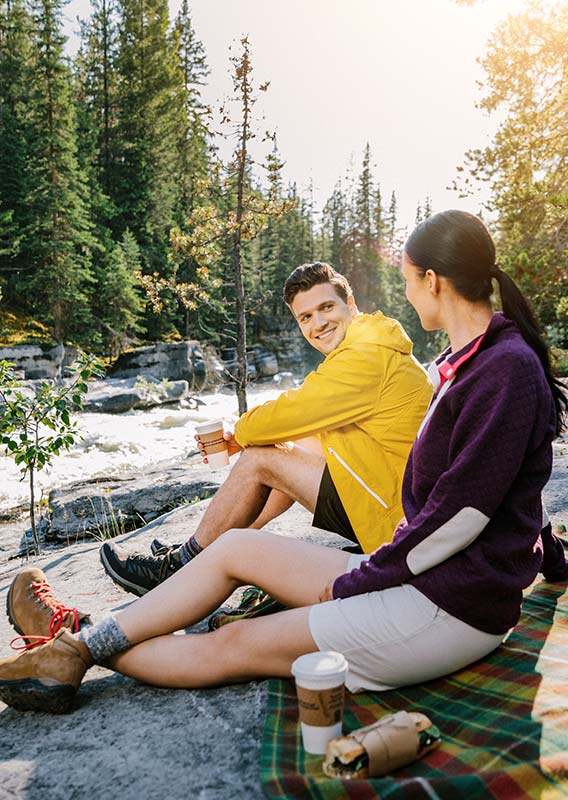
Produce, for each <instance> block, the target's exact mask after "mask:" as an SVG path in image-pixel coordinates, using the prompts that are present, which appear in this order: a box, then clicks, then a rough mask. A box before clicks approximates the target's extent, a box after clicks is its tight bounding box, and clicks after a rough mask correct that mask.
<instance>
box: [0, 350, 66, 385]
mask: <svg viewBox="0 0 568 800" xmlns="http://www.w3.org/2000/svg"><path fill="white" fill-rule="evenodd" d="M0 360H3V361H10V362H12V364H14V365H15V368H16V370H18V372H19V373H20V374H21V375H23V377H24V378H25V379H26V380H45V379H51V380H59V378H61V370H62V367H63V363H64V360H65V347H64V346H63V345H62V344H56V345H47V344H17V345H13V346H12V347H0Z"/></svg>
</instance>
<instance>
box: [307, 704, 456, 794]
mask: <svg viewBox="0 0 568 800" xmlns="http://www.w3.org/2000/svg"><path fill="white" fill-rule="evenodd" d="M421 731H431V736H430V737H429V739H428V741H427V742H426V743H424V742H422V743H421V741H420V732H421ZM440 741H441V739H440V734H439V732H438V729H437V728H435V727H434V726H433V725H432V722H431V721H430V720H429V719H428V717H426V716H425V715H424V714H420V713H418V712H412V713H411V712H408V711H398V712H397V713H396V714H388V715H387V716H385V717H382V718H381V719H380V720H378V721H377V722H374V723H373V724H372V725H367V727H365V728H359V729H358V730H355V731H353V732H352V733H350V734H349V735H348V736H343V737H341V738H337V739H330V741H329V742H328V744H327V751H326V756H325V759H324V762H323V771H324V773H325V774H326V775H327V776H328V777H330V778H336V777H342V778H367V777H378V776H380V775H387V774H389V773H391V772H394V771H395V770H396V769H399V768H400V767H403V766H405V765H406V764H410V763H412V762H413V761H416V759H418V758H420V756H422V755H424V754H425V753H427V752H429V751H430V750H432V749H433V748H434V747H436V746H437V745H438V744H439V743H440ZM365 754H366V755H367V756H368V764H367V765H365V766H362V767H361V766H360V757H361V756H364V755H365ZM358 759H359V766H351V767H350V766H349V765H350V763H352V764H356V762H357V761H358Z"/></svg>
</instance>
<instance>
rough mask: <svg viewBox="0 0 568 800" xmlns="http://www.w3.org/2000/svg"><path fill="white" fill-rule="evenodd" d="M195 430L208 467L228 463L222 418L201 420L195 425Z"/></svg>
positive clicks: (223, 465) (217, 467) (227, 449)
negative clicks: (207, 420) (203, 449)
mask: <svg viewBox="0 0 568 800" xmlns="http://www.w3.org/2000/svg"><path fill="white" fill-rule="evenodd" d="M195 432H196V434H197V435H198V436H199V438H200V440H201V444H202V445H203V447H204V448H205V453H206V456H207V463H208V465H209V468H210V469H219V468H220V467H226V466H227V465H228V463H229V446H228V444H227V442H226V441H225V439H224V438H223V420H222V419H212V420H210V421H209V422H201V423H200V424H199V425H196V426H195Z"/></svg>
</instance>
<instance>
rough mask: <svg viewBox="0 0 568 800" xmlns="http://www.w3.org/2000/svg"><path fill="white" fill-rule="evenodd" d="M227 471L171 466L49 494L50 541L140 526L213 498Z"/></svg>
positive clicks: (106, 534) (101, 535)
mask: <svg viewBox="0 0 568 800" xmlns="http://www.w3.org/2000/svg"><path fill="white" fill-rule="evenodd" d="M225 472H226V470H218V471H215V472H213V471H212V470H210V469H209V467H206V466H204V465H203V464H201V463H199V464H198V465H195V466H192V465H191V464H189V463H187V462H181V463H180V462H175V463H172V462H167V463H165V464H164V463H162V464H159V465H157V466H156V467H154V468H152V469H148V470H147V471H146V472H144V473H143V474H141V475H140V474H136V475H132V476H121V477H112V476H109V477H103V478H94V479H91V480H88V481H78V482H76V483H72V484H69V485H68V486H65V487H63V488H61V489H53V490H52V491H51V492H50V494H49V506H48V507H49V513H48V530H47V531H46V534H45V540H46V541H47V542H49V541H58V542H65V543H67V544H69V543H72V542H75V541H77V540H78V539H82V538H84V537H85V536H93V537H95V538H99V539H100V538H108V537H109V536H113V535H117V534H119V533H122V532H124V531H128V530H133V529H134V528H140V527H141V526H142V525H144V524H145V523H148V522H150V521H151V520H154V519H156V518H157V517H159V516H160V515H162V514H164V513H166V512H167V511H170V510H171V509H173V508H175V507H176V506H180V505H182V504H184V503H193V502H195V501H197V500H203V499H204V498H207V497H210V496H211V495H212V494H214V493H215V492H216V491H217V489H218V488H219V485H220V482H221V481H222V480H223V478H224V476H225Z"/></svg>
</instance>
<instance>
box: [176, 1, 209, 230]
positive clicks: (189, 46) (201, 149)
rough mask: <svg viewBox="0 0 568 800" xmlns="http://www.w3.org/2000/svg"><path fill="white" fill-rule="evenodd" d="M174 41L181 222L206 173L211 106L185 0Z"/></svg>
mask: <svg viewBox="0 0 568 800" xmlns="http://www.w3.org/2000/svg"><path fill="white" fill-rule="evenodd" d="M174 44H175V49H176V53H177V59H178V70H179V73H180V78H179V81H178V103H179V106H180V111H181V115H180V116H181V121H180V122H181V124H180V128H179V133H178V140H177V151H178V162H177V165H176V184H177V187H178V198H177V209H178V211H177V222H178V224H183V223H184V222H185V220H186V219H187V217H188V216H189V215H190V214H191V212H192V211H193V207H194V204H195V201H196V187H197V185H198V182H199V181H202V180H204V179H206V178H207V176H208V174H209V161H210V148H211V146H210V141H209V140H210V137H211V131H210V128H209V116H210V109H209V108H208V107H207V106H206V105H205V104H204V102H203V100H202V97H201V90H202V87H203V86H204V85H205V83H206V80H207V77H208V75H209V67H208V66H207V62H206V58H205V50H204V48H203V45H202V44H201V42H200V41H199V39H198V38H197V36H196V34H195V30H194V28H193V24H192V21H191V14H190V11H189V3H188V0H183V2H182V6H181V9H180V12H179V14H178V16H177V18H176V21H175V28H174Z"/></svg>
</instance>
